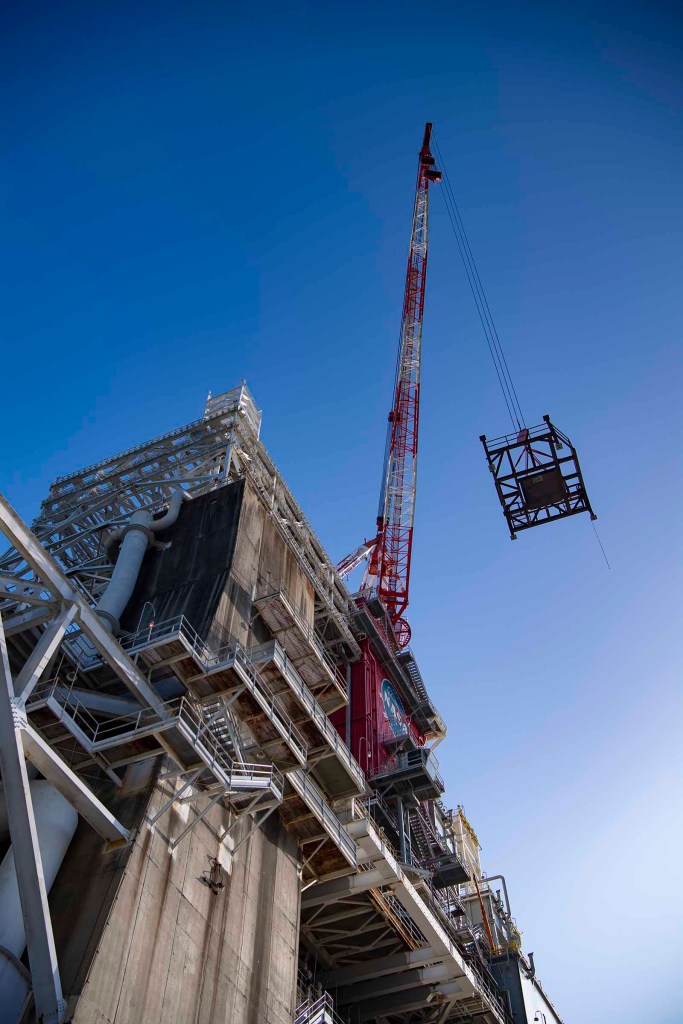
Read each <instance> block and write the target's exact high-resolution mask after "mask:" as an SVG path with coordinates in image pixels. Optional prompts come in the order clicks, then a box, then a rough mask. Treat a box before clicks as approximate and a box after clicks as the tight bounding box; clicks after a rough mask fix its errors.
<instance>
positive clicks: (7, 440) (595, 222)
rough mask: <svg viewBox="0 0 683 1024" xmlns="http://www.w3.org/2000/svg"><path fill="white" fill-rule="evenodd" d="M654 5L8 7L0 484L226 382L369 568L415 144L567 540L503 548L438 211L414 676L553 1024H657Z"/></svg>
mask: <svg viewBox="0 0 683 1024" xmlns="http://www.w3.org/2000/svg"><path fill="white" fill-rule="evenodd" d="M682 17H683V16H682V15H681V13H680V10H679V11H678V12H677V11H676V5H673V4H671V5H669V4H662V3H657V2H655V3H648V4H645V3H632V4H630V5H628V4H623V3H620V4H614V5H605V4H601V3H600V2H596V3H592V4H590V5H588V4H583V3H573V4H567V5H562V4H557V3H555V4H547V3H533V4H528V3H527V4H521V5H518V4H515V5H513V4H496V3H495V2H494V3H489V4H481V3H480V4H475V3H470V2H463V3H452V2H446V0H444V2H436V0H431V2H430V0H427V2H425V3H422V4H418V3H412V4H409V3H404V2H402V0H393V2H392V3H388V2H386V3H372V2H369V3H357V2H354V0H351V2H346V3H344V4H335V3H332V4H321V3H315V4H314V3H311V4H303V3H300V2H297V0H293V2H291V3H288V4H280V3H278V4H274V3H269V2H264V3H260V4H246V5H241V4H240V5H238V4H234V3H230V2H223V3H209V2H202V0H198V2H195V3H184V4H183V3H174V2H168V3H163V4H161V3H126V2H123V3H116V4H114V3H106V2H105V3H102V2H99V3H98V2H96V3H92V2H90V3H79V2H72V3H61V4H52V3H51V4H47V3H45V4H40V3H31V2H26V3H23V2H22V3H9V4H8V5H6V7H5V13H4V25H3V41H2V44H1V45H2V50H3V53H2V60H1V61H0V64H1V67H0V75H1V76H2V85H3V97H4V103H3V107H4V110H3V115H2V118H3V134H4V139H3V147H2V148H3V151H4V157H3V162H4V167H3V182H4V184H3V191H4V196H5V212H4V222H5V224H4V228H5V229H4V235H5V242H6V243H7V246H6V248H5V259H4V269H3V274H2V281H3V283H2V289H3V298H2V308H3V314H2V332H3V358H2V364H1V365H2V382H3V386H2V411H3V416H2V422H3V444H2V453H1V459H2V472H1V476H0V480H1V486H2V489H3V490H4V492H5V493H6V494H7V495H8V497H9V498H10V500H12V501H13V502H14V503H15V504H16V506H17V507H18V509H19V511H20V512H21V513H22V514H23V515H24V517H25V518H27V519H28V520H31V519H32V518H33V517H34V515H35V514H36V513H37V510H38V505H39V501H40V499H41V497H42V496H44V494H45V492H46V490H47V487H48V484H49V482H50V481H51V480H52V479H53V478H54V477H55V476H56V475H58V474H62V473H66V472H69V471H71V470H74V469H76V468H78V467H79V466H82V465H85V464H87V463H90V462H93V461H95V460H97V459H99V458H101V457H103V456H106V455H108V454H110V453H112V452H114V451H117V450H120V449H124V448H126V447H128V446H130V445H132V444H135V443H137V442H139V441H142V440H144V439H146V438H148V437H151V436H154V435H156V434H159V433H162V432H165V431H166V430H169V429H171V428H173V427H175V426H178V425H180V424H182V423H184V422H187V421H188V420H190V419H193V418H195V417H197V416H198V415H200V414H201V412H202V410H203V403H204V399H205V397H206V392H207V391H208V390H209V389H212V390H213V392H214V393H216V392H219V391H221V390H226V389H227V388H229V387H232V386H234V385H235V384H237V383H238V382H239V380H240V379H241V378H242V377H246V379H247V381H248V383H249V385H250V387H251V389H252V391H253V393H254V395H255V397H256V400H257V402H258V403H259V404H260V405H261V406H262V407H263V409H264V420H263V439H264V441H265V443H266V445H267V446H268V448H269V449H270V451H271V453H272V455H273V457H274V458H275V460H276V462H277V463H278V465H279V466H280V468H281V470H282V472H283V474H284V475H285V477H286V479H287V481H288V482H289V484H290V486H291V487H292V490H293V491H294V493H295V494H296V495H297V497H298V498H299V500H300V501H301V504H302V505H303V508H304V509H305V511H306V513H307V515H308V517H309V518H310V520H311V522H312V523H313V525H314V527H315V529H316V530H317V532H318V533H319V536H320V537H321V539H322V541H323V543H324V544H325V545H326V547H327V549H328V550H329V552H330V554H331V555H332V557H333V558H339V557H341V556H342V555H344V554H346V553H347V552H348V551H350V550H351V549H352V548H354V547H355V546H356V545H357V544H358V543H359V542H360V541H361V540H362V539H363V538H364V537H366V536H369V535H371V534H372V529H373V522H374V515H375V510H376V502H377V494H378V489H379V476H380V466H381V459H382V452H383V444H384V427H385V423H386V415H387V411H388V408H389V401H390V388H391V381H392V377H393V369H394V358H395V347H396V341H397V332H398V321H399V315H400V306H401V299H402V288H403V276H404V272H405V270H404V267H405V256H406V246H407V237H408V228H409V220H410V213H411V204H412V189H413V185H414V175H415V168H416V154H417V150H418V148H419V144H420V141H421V135H422V129H423V125H424V122H425V120H427V119H430V120H432V121H433V122H434V124H435V132H436V136H437V140H438V142H439V145H440V148H441V150H442V152H443V154H444V158H445V161H446V168H447V170H448V172H449V175H450V178H451V182H452V185H453V187H454V190H455V193H456V196H457V198H458V201H459V204H460V208H461V211H462V215H463V217H464V220H465V223H466V225H467V228H468V231H469V236H470V241H471V244H472V247H473V249H474V251H475V253H476V255H477V258H478V262H479V269H480V272H481V275H482V278H483V280H484V282H485V285H486V288H487V293H488V298H489V302H490V304H491V306H492V309H493V311H494V315H495V318H496V323H497V326H498V330H499V333H500V335H501V338H502V339H503V342H504V344H505V346H506V350H507V354H508V357H509V361H510V365H511V368H512V372H513V375H514V378H515V382H516V384H517V389H518V391H519V394H520V399H521V402H522V406H523V408H524V410H525V414H526V417H527V421H528V422H530V423H536V422H540V421H541V417H542V415H543V414H544V413H546V412H549V413H550V414H551V415H552V418H553V420H554V421H555V422H556V423H557V425H558V426H559V427H560V428H561V429H562V430H563V431H565V432H566V433H567V434H568V435H569V436H570V437H571V438H572V440H573V441H574V443H575V444H576V445H577V447H578V449H579V453H580V456H581V459H582V464H583V469H584V474H585V478H586V481H587V485H588V488H589V492H590V495H591V499H592V503H593V506H594V508H595V509H596V511H597V512H598V514H599V522H598V524H597V525H598V529H599V530H600V533H601V537H602V540H603V542H604V545H605V548H606V550H607V554H608V557H609V559H610V562H611V565H612V568H611V571H608V570H607V568H606V566H605V564H604V561H603V559H602V555H601V553H600V550H599V548H598V545H597V543H596V540H595V537H594V536H593V532H592V529H591V527H590V523H589V521H588V519H587V517H585V516H582V517H577V518H575V519H573V520H568V521H566V522H561V523H557V524H555V525H553V526H547V527H544V528H542V529H538V530H536V531H531V532H529V533H526V534H522V535H521V536H520V537H519V538H518V539H517V541H515V542H514V543H511V542H510V540H509V538H508V534H507V531H506V529H505V524H504V521H503V518H502V514H501V511H500V507H499V505H498V501H497V498H496V495H495V492H494V489H493V485H492V482H491V479H490V477H489V474H488V472H487V470H486V466H485V462H484V459H483V453H482V450H481V445H480V442H479V440H478V437H479V434H481V433H487V434H488V435H489V436H491V437H494V436H497V435H498V434H500V433H502V432H504V431H505V429H506V427H507V421H506V414H505V409H504V406H503V404H502V399H501V397H500V394H499V392H498V390H497V384H496V381H495V377H494V374H493V369H492V367H491V365H490V362H489V361H488V360H489V357H488V354H487V352H486V349H485V347H484V342H483V339H482V335H481V330H480V328H479V325H478V321H477V318H476V313H475V310H474V307H473V303H472V299H471V296H470V295H469V292H468V288H467V284H466V280H465V277H464V273H463V270H462V267H461V265H460V262H459V257H458V254H457V250H456V247H455V241H454V239H453V236H452V233H451V229H450V226H449V224H448V221H447V217H446V212H445V208H444V205H443V199H442V197H441V196H440V195H439V194H438V189H437V188H435V189H434V190H433V193H432V216H431V251H430V275H429V281H428V299H427V310H426V316H425V335H424V367H423V387H422V397H423V406H422V420H421V435H420V436H421V452H420V479H419V494H418V510H417V522H416V540H415V549H414V562H413V566H414V569H413V580H412V594H411V608H410V615H409V618H410V621H411V624H412V627H413V637H414V641H413V648H414V650H415V652H416V654H417V655H418V658H419V661H420V664H421V667H422V670H423V674H424V676H425V678H426V680H427V682H428V685H429V687H430V689H431V691H432V693H433V695H434V698H435V701H436V703H437V704H438V706H439V707H440V708H441V710H442V712H443V714H444V716H445V718H446V719H447V721H448V723H449V726H450V736H449V738H448V739H447V740H446V742H445V743H443V744H442V746H441V748H440V751H439V754H440V759H441V763H442V767H443V769H444V773H445V776H446V779H447V782H448V799H449V801H450V802H451V803H452V804H455V803H463V804H464V806H465V809H466V812H467V814H468V816H469V818H470V819H471V821H472V823H473V824H474V826H475V828H476V829H477V831H478V833H479V836H480V839H481V842H482V846H483V858H484V863H485V867H486V868H487V869H488V870H489V872H490V873H499V872H502V873H504V874H505V875H506V877H507V881H508V887H509V889H510V895H511V900H512V903H513V911H514V913H515V915H516V917H517V920H518V924H519V926H520V928H521V930H522V932H523V938H524V943H525V947H526V949H527V950H529V949H530V950H533V951H534V952H535V954H536V961H537V965H538V973H539V977H540V978H541V980H542V982H543V983H544V985H545V986H546V988H547V991H548V992H549V994H550V996H551V998H552V999H553V1000H554V1001H555V1003H556V1005H557V1007H558V1009H559V1010H560V1012H561V1013H562V1014H563V1016H564V1017H565V1019H566V1021H567V1024H644V1022H646V1024H674V1022H679V1021H681V1020H682V1019H683V1008H682V1006H681V1004H682V1002H683V1000H682V997H681V989H680V965H681V955H682V953H683V950H682V949H681V925H680V914H681V902H680V886H681V883H680V863H681V840H682V838H683V836H682V835H681V825H680V822H681V800H680V785H679V782H678V780H679V779H680V774H681V761H682V757H681V749H682V745H681V700H680V692H681V691H680V676H681V672H680V647H681V640H680V637H681V635H682V631H681V621H680V620H681V601H680V594H681V582H682V581H681V578H680V577H681V562H680V537H681V530H682V528H683V525H682V523H681V499H682V498H683V494H682V493H681V492H682V488H681V476H680V469H681V466H680V441H681V418H680V395H681V384H682V376H683V375H682V374H681V358H680V356H681V344H680V341H681V320H682V317H681V312H682V300H681V285H680V275H681V270H680V267H681V241H682V237H683V203H682V202H681V184H680V182H681V158H682V156H683V135H682V127H683V125H682V117H681V112H682V104H683V80H682V78H683V75H682V69H683V54H682V53H681V49H682V47H681V41H682V38H683V25H682V23H681V19H682Z"/></svg>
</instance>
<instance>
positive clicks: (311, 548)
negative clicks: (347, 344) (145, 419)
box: [0, 384, 360, 658]
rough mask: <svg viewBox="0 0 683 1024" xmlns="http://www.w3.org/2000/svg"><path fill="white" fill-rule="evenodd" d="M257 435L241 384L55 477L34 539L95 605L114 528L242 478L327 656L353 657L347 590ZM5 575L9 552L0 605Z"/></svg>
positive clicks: (0, 564)
mask: <svg viewBox="0 0 683 1024" xmlns="http://www.w3.org/2000/svg"><path fill="white" fill-rule="evenodd" d="M259 427H260V413H259V411H258V409H257V408H256V405H255V403H254V400H253V398H252V396H251V394H250V393H249V390H248V388H247V387H246V385H244V384H242V385H241V386H240V387H238V388H234V389H233V390H232V391H227V392H225V394H222V395H218V396H216V397H215V398H209V400H208V401H207V404H206V409H205V412H204V416H203V417H202V419H200V420H195V421H194V422H193V423H189V424H187V425H186V426H183V427H180V428H178V429H177V430H172V431H170V432H169V433H167V434H163V435H162V436H160V437H157V438H155V439H153V440H152V441H147V442H145V443H143V444H140V445H137V446H136V447H134V448H130V449H128V450H127V451H124V452H121V453H119V454H117V455H114V456H112V457H110V458H108V459H104V460H102V461H101V462H98V463H95V464H94V465H91V466H88V467H86V468H85V469H82V470H79V471H78V472H76V473H72V474H70V475H69V476H65V477H59V478H58V479H57V480H56V481H55V483H54V484H53V485H52V487H51V488H50V493H49V495H48V497H47V499H46V500H45V501H44V502H43V504H42V507H41V511H40V514H39V516H38V519H37V520H36V522H35V523H34V524H33V532H34V533H35V535H36V536H37V538H38V539H39V540H40V541H41V543H42V544H43V546H44V547H45V550H46V551H48V552H49V553H50V554H51V555H52V556H53V558H54V559H55V560H56V561H57V562H58V563H59V565H60V566H61V568H62V569H63V570H64V571H65V573H66V574H67V576H69V577H70V578H73V580H74V582H75V584H76V586H78V588H79V589H80V590H81V592H82V593H83V594H84V595H85V596H87V597H88V598H89V599H90V600H94V599H96V598H97V597H98V596H99V594H100V593H101V592H102V590H103V589H104V587H105V586H106V584H107V581H108V579H109V577H110V575H111V570H112V564H111V561H110V559H109V556H108V553H107V546H106V542H107V539H108V537H109V536H110V535H111V531H112V530H113V529H115V528H116V527H118V526H120V525H121V524H122V523H124V522H126V521H127V520H128V519H129V518H130V516H131V515H132V514H133V513H134V512H136V511H138V510H139V509H140V508H145V509H147V510H149V511H151V512H156V511H158V510H159V509H161V508H162V507H164V506H165V505H167V504H168V501H169V499H170V497H171V495H172V494H173V492H174V491H176V490H177V488H178V486H180V487H182V488H183V489H184V490H186V491H187V492H188V493H190V494H191V495H200V494H204V493H206V492H207V491H210V490H212V489H214V488H215V487H218V486H221V485H222V484H224V483H226V482H228V481H232V480H236V479H239V478H241V477H245V478H247V479H248V480H249V481H250V482H251V484H252V485H253V487H254V488H255V490H256V491H257V493H258V494H259V496H260V498H261V501H262V502H263V504H264V506H265V508H266V509H267V510H268V512H269V514H270V516H271V518H272V520H273V522H274V523H275V525H276V528H277V530H278V532H279V533H280V534H281V535H282V536H283V537H284V539H285V541H286V543H287V544H288V546H289V547H291V548H292V549H293V550H294V551H295V553H296V555H297V558H298V559H299V562H300V564H301V567H302V569H303V571H304V573H305V574H306V576H307V578H308V580H309V582H310V583H311V585H312V586H313V589H314V592H315V597H316V614H317V617H318V620H319V623H320V625H321V627H322V629H321V631H322V635H323V639H324V640H326V641H327V643H328V645H329V646H330V647H331V648H334V646H335V645H337V644H343V645H344V647H345V649H346V651H347V653H348V654H350V655H351V657H352V658H357V657H358V656H359V655H360V648H359V647H358V644H357V642H356V640H355V638H354V636H353V634H352V632H351V630H350V628H349V626H348V623H347V613H348V608H349V600H350V597H349V594H348V591H347V590H346V588H345V587H344V584H343V583H342V582H341V580H340V578H339V576H338V574H337V572H336V570H335V567H334V565H333V564H332V562H331V561H330V559H329V558H328V556H327V554H326V552H325V550H324V549H323V547H322V544H321V543H320V541H319V540H318V538H317V537H316V535H315V533H314V532H313V529H312V527H311V526H310V524H309V523H308V521H307V519H306V517H305V516H304V514H303V512H302V510H301V509H300V507H299V505H298V504H297V502H296V501H295V499H294V497H293V496H292V494H291V492H290V490H289V488H288V487H287V485H286V484H285V482H284V480H283V479H282V477H281V475H280V473H279V472H278V470H277V468H276V467H275V465H274V463H273V461H272V459H271V458H270V456H269V454H268V452H267V451H266V449H265V447H264V445H263V444H262V442H261V441H260V440H259V436H258V433H259ZM8 575H9V585H10V586H11V585H12V583H11V580H12V579H13V578H14V579H16V577H19V578H22V577H23V575H24V573H23V572H22V560H21V557H20V555H19V554H18V553H17V552H13V551H9V552H7V553H6V554H5V555H4V556H3V557H2V558H0V598H1V597H2V593H3V591H2V586H3V584H4V583H6V581H7V579H8ZM13 585H14V586H18V585H20V584H17V583H14V584H13Z"/></svg>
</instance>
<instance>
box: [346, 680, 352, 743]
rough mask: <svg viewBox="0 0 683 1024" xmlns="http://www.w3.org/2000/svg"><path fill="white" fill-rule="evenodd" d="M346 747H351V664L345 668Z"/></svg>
mask: <svg viewBox="0 0 683 1024" xmlns="http://www.w3.org/2000/svg"><path fill="white" fill-rule="evenodd" d="M346 746H347V747H348V748H349V750H351V749H352V747H351V663H350V662H349V664H347V666H346Z"/></svg>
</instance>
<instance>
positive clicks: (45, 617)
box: [5, 602, 58, 637]
mask: <svg viewBox="0 0 683 1024" xmlns="http://www.w3.org/2000/svg"><path fill="white" fill-rule="evenodd" d="M57 607H58V605H57V603H56V602H53V603H52V605H43V606H42V607H40V608H30V609H27V610H26V611H21V612H16V613H15V614H14V615H8V616H7V618H6V619H5V636H6V637H8V636H14V634H15V633H23V632H24V630H25V629H31V628H32V627H33V626H42V624H43V623H44V622H48V621H49V620H50V619H52V618H54V614H55V611H56V610H57Z"/></svg>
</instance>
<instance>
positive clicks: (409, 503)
mask: <svg viewBox="0 0 683 1024" xmlns="http://www.w3.org/2000/svg"><path fill="white" fill-rule="evenodd" d="M431 135H432V126H431V124H429V123H428V124H427V125H426V126H425V132H424V138H423V140H422V149H421V150H420V154H419V162H418V170H417V184H416V186H415V204H414V207H413V222H412V229H411V233H410V248H409V251H408V269H407V273H406V285H405V294H404V299H403V315H402V318H401V334H400V340H399V350H398V358H397V361H396V376H395V381H394V393H393V403H392V407H391V411H390V413H389V422H388V426H387V440H386V447H385V453H384V468H383V472H382V483H381V489H380V497H379V508H378V511H377V536H376V538H375V539H374V547H373V549H372V555H371V558H370V561H369V563H368V567H367V569H366V573H365V580H364V589H372V590H373V591H374V592H376V593H377V594H378V595H379V597H380V599H381V600H382V602H383V604H384V605H385V607H386V609H387V611H388V613H389V617H390V618H391V621H392V623H393V625H394V629H395V632H396V636H397V639H398V642H399V644H400V645H401V646H405V645H406V644H407V643H408V641H409V640H410V627H409V626H408V623H407V622H406V620H405V618H404V617H403V616H404V613H405V611H406V608H407V607H408V589H409V582H410V560H411V554H412V546H413V523H414V518H415V489H416V484H417V442H418V427H419V416H420V349H421V344H422V317H423V312H424V301H425V285H426V280H427V223H428V208H429V186H430V184H431V183H432V182H437V181H440V180H441V172H440V171H437V170H436V169H435V167H434V163H435V161H434V157H433V156H432V154H431V150H430V143H431ZM369 543H371V544H372V543H373V542H369Z"/></svg>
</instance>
